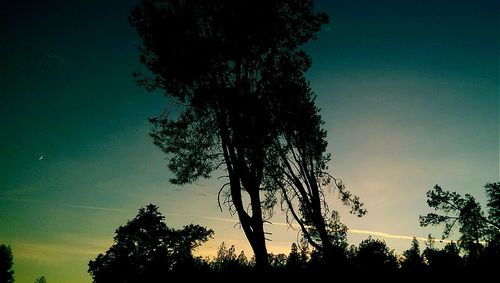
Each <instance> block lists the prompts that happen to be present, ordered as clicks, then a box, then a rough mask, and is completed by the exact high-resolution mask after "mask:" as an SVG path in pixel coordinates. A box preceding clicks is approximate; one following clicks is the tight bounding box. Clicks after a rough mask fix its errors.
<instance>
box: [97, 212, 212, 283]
mask: <svg viewBox="0 0 500 283" xmlns="http://www.w3.org/2000/svg"><path fill="white" fill-rule="evenodd" d="M164 219H165V218H164V216H163V215H162V214H161V213H160V212H159V211H158V207H157V206H155V205H152V204H150V205H148V206H146V207H145V208H141V209H140V210H139V213H138V214H137V216H136V217H135V218H134V219H133V220H130V221H128V223H127V224H126V225H125V226H120V227H119V228H118V229H117V230H116V236H115V237H114V244H113V245H112V246H111V247H110V248H109V249H108V250H107V251H106V252H105V253H104V254H99V255H98V256H97V258H96V259H94V260H91V261H90V262H89V273H90V274H91V275H92V278H93V280H94V282H96V283H98V282H153V281H154V280H156V279H158V278H166V277H167V275H168V273H170V272H176V271H186V270H193V271H196V268H197V267H198V265H197V260H198V259H196V258H194V257H193V254H192V251H193V249H195V248H196V247H198V246H199V245H201V244H202V243H203V242H205V241H207V240H208V239H209V238H211V237H212V236H213V231H212V230H210V229H206V228H204V227H201V226H199V225H192V224H191V225H187V226H184V228H183V229H180V230H176V229H172V228H168V227H167V225H166V224H165V222H164Z"/></svg>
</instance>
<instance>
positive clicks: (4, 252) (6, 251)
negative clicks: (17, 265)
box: [0, 245, 14, 283]
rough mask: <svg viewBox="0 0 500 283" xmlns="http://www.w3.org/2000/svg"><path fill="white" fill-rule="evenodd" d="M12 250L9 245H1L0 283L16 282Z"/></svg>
mask: <svg viewBox="0 0 500 283" xmlns="http://www.w3.org/2000/svg"><path fill="white" fill-rule="evenodd" d="M12 260H13V257H12V250H11V249H10V247H9V246H6V245H0V283H12V282H14V270H12V265H13V261H12Z"/></svg>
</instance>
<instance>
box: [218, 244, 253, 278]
mask: <svg viewBox="0 0 500 283" xmlns="http://www.w3.org/2000/svg"><path fill="white" fill-rule="evenodd" d="M249 268H250V263H249V261H248V259H247V257H246V256H245V253H244V252H243V251H241V252H240V254H239V255H236V249H235V248H234V245H231V247H230V248H227V246H226V243H224V242H222V244H221V245H220V246H219V249H218V250H217V257H216V258H215V259H214V260H213V261H212V269H213V270H214V271H216V272H243V271H246V270H248V269H249Z"/></svg>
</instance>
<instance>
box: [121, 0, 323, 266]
mask: <svg viewBox="0 0 500 283" xmlns="http://www.w3.org/2000/svg"><path fill="white" fill-rule="evenodd" d="M130 21H131V23H132V25H133V26H134V27H135V28H136V30H137V31H138V33H139V35H140V36H141V38H142V40H143V42H142V46H141V53H142V54H141V58H140V60H141V62H142V63H143V64H144V65H145V66H146V67H147V69H148V70H149V71H150V75H147V76H144V75H142V74H140V73H138V74H137V78H138V81H139V83H140V84H142V85H144V86H145V87H146V88H147V89H149V90H153V89H161V90H163V91H165V94H166V96H167V97H169V98H170V104H169V105H167V109H166V111H165V113H164V114H162V115H160V116H158V117H155V118H152V119H151V122H152V123H153V126H154V129H153V131H152V136H153V139H154V142H155V144H156V145H158V146H159V147H160V148H161V149H162V150H163V151H164V152H165V153H167V154H168V155H169V156H170V160H169V168H170V170H171V171H172V172H173V173H174V174H175V178H174V179H172V180H171V181H172V182H173V183H175V184H185V183H189V182H192V181H194V180H196V179H198V178H201V177H203V178H208V177H209V176H210V173H211V172H212V171H213V170H215V169H217V168H221V167H220V166H223V168H224V169H225V171H226V172H227V177H228V183H227V184H225V185H224V186H222V188H221V191H222V189H224V188H226V185H228V187H229V192H228V193H227V194H225V195H226V198H225V203H227V204H229V207H230V211H231V212H232V213H234V212H235V213H237V215H238V218H239V220H240V224H241V227H242V229H243V231H244V233H245V235H246V237H247V239H248V241H249V243H250V245H251V247H252V249H253V251H254V254H255V259H256V265H257V267H258V268H266V267H267V265H268V254H267V249H266V242H265V233H264V221H265V220H266V215H270V212H268V211H266V209H269V210H270V209H272V206H273V202H272V201H271V202H268V201H267V200H266V199H264V200H263V199H262V196H261V193H262V192H263V191H264V192H265V191H266V188H263V187H262V181H263V178H264V168H265V167H266V163H267V162H272V160H271V159H269V158H267V152H268V151H269V149H270V148H271V147H272V145H273V144H274V143H275V141H276V139H277V137H278V136H279V135H280V134H282V133H280V130H281V129H280V127H279V126H278V125H282V123H283V122H284V121H283V120H282V119H281V118H282V116H280V115H275V114H276V113H280V111H281V110H285V111H286V110H287V109H288V110H290V108H289V104H290V103H291V102H293V103H297V102H300V101H301V100H300V99H296V98H295V97H294V96H295V95H299V96H303V87H304V85H303V82H304V75H303V73H304V72H305V71H306V70H307V69H308V68H309V66H310V58H309V57H308V56H307V54H306V53H305V52H304V51H303V50H302V49H301V46H302V45H303V44H304V43H306V42H308V41H310V40H311V39H312V38H313V37H314V34H315V33H316V32H317V31H318V30H319V29H320V27H321V25H322V24H323V23H325V22H326V21H327V17H326V15H324V14H320V13H316V12H315V11H314V10H313V5H312V0H306V1H303V0H280V1H264V0H258V1H255V0H252V1H251V0H216V1H204V0H189V1H181V0H143V1H142V3H141V4H140V5H139V6H137V7H136V8H135V9H134V10H133V11H132V13H131V15H130ZM297 87H299V88H301V89H299V91H297ZM293 103H292V104H293ZM297 107H298V106H297V105H295V108H297ZM281 112H283V111H281ZM268 189H269V188H268ZM271 189H273V188H271ZM244 194H246V195H247V196H248V200H249V205H248V206H247V205H245V201H246V199H247V198H245V196H244ZM219 195H220V194H219ZM247 207H249V209H247Z"/></svg>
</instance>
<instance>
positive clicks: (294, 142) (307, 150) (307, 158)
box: [264, 77, 366, 259]
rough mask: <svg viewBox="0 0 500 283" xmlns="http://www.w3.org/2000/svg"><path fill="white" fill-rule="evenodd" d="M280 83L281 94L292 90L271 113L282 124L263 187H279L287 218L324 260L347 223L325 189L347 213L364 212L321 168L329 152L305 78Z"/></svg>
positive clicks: (340, 245)
mask: <svg viewBox="0 0 500 283" xmlns="http://www.w3.org/2000/svg"><path fill="white" fill-rule="evenodd" d="M279 81H281V82H283V81H284V80H279ZM286 83H287V91H285V93H290V92H296V93H297V94H296V95H294V96H293V98H294V99H296V101H287V102H288V104H287V105H284V107H282V108H280V109H279V110H280V111H277V115H281V117H280V119H279V120H281V121H284V122H283V123H282V124H281V125H280V126H281V128H280V136H279V137H278V138H277V139H276V140H275V141H274V144H273V146H272V147H271V148H270V151H269V154H268V156H269V159H270V160H272V161H271V162H266V175H265V177H266V178H265V179H264V182H265V183H266V187H269V188H279V192H280V194H281V200H282V208H284V210H285V211H286V212H287V216H289V215H290V216H291V217H287V220H289V222H291V221H290V220H295V221H296V222H297V223H298V224H299V226H300V227H301V231H302V235H303V236H304V238H305V239H306V240H307V241H308V243H310V244H311V245H312V246H313V247H314V248H315V249H317V250H318V251H320V252H322V253H324V255H325V256H326V259H328V257H329V256H331V255H332V253H333V252H334V251H337V252H338V251H342V250H345V248H346V247H347V242H346V232H347V227H346V226H345V225H343V224H342V223H341V222H340V216H339V214H338V212H337V211H336V210H330V208H329V206H328V203H327V202H326V198H325V188H329V189H330V188H331V187H332V185H333V190H337V192H338V195H339V197H340V199H341V201H342V203H343V204H345V205H348V206H350V207H351V213H354V214H357V215H358V216H362V215H364V214H365V213H366V210H365V209H364V207H363V204H362V203H361V202H360V200H359V198H358V197H356V196H354V195H353V194H351V193H350V192H349V191H347V190H346V188H345V186H344V185H343V184H342V182H341V181H340V180H338V179H336V178H334V177H333V176H332V175H330V174H329V173H328V172H327V170H328V166H327V163H328V162H329V161H330V154H327V153H326V147H327V141H326V131H325V130H324V129H323V127H322V126H323V121H322V120H321V116H320V114H319V109H318V108H317V107H316V106H315V104H314V95H313V93H312V90H311V89H310V87H309V85H308V83H307V81H306V80H305V79H303V78H302V79H301V78H300V77H298V78H297V79H295V80H294V81H286Z"/></svg>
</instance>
